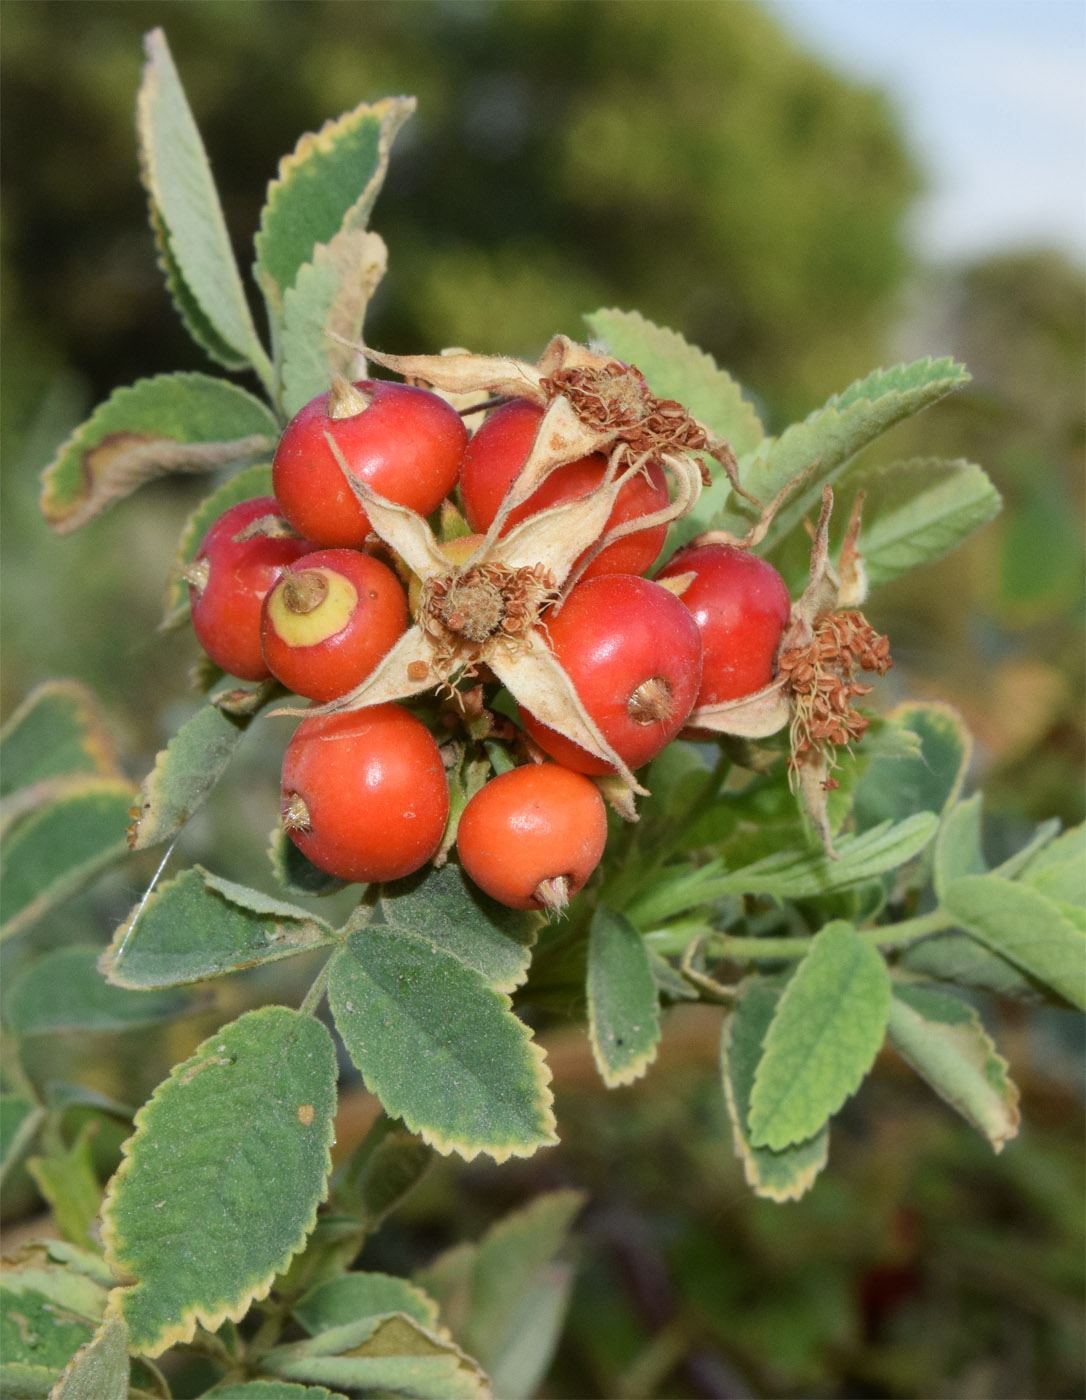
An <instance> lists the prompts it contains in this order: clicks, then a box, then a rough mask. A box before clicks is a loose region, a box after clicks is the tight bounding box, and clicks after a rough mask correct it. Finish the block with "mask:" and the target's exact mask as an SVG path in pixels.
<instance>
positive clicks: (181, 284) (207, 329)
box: [147, 199, 249, 370]
mask: <svg viewBox="0 0 1086 1400" xmlns="http://www.w3.org/2000/svg"><path fill="white" fill-rule="evenodd" d="M147 206H148V207H147V216H148V221H149V222H150V225H151V233H152V235H153V236H154V240H155V251H156V252H157V254H158V256H157V259H156V261H157V262H158V266H159V270H160V271H161V273H162V275H163V278H164V279H165V282H166V290H167V292H169V294H170V300H171V301H172V302H173V305H174V310H175V311H176V312H177V314H178V316H180V318H181V323H182V325H183V326H184V327H185V329H186V330H187V331H188V333H189V335H191V336H192V338H193V340H194V341H195V342H196V344H197V345H198V346H199V347H200V349H201V350H203V351H204V353H205V354H206V355H207V356H208V357H209V358H210V359H212V360H214V361H216V363H217V364H220V365H222V366H223V368H224V369H231V370H239V369H246V368H248V364H249V359H248V356H247V355H243V354H241V353H240V352H239V351H237V350H235V349H234V348H233V346H232V345H228V344H227V342H226V341H225V340H224V339H223V338H222V336H221V335H220V334H219V332H218V331H217V330H216V329H215V326H214V325H213V324H212V322H211V321H210V320H209V318H208V317H207V316H206V315H205V314H204V310H203V307H202V306H201V305H200V303H199V302H198V301H197V300H196V297H195V296H194V295H193V292H192V288H191V287H190V286H189V285H188V283H187V282H186V281H185V278H184V274H183V273H182V271H181V267H180V265H179V264H178V261H177V257H176V254H175V253H174V250H173V248H172V246H171V244H170V235H169V232H168V230H167V228H166V223H165V220H164V219H163V217H162V211H161V210H160V209H159V207H158V205H157V204H156V203H155V201H154V200H153V199H149V200H148V201H147Z"/></svg>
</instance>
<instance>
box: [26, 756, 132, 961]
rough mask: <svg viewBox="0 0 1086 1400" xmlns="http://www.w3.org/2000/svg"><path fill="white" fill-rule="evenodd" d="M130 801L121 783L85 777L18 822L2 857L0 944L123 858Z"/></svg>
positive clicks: (126, 787) (129, 789)
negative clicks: (0, 940) (2, 940)
mask: <svg viewBox="0 0 1086 1400" xmlns="http://www.w3.org/2000/svg"><path fill="white" fill-rule="evenodd" d="M134 795H135V785H134V784H133V783H130V782H128V781H127V779H125V778H110V777H94V776H92V777H86V778H83V779H80V780H79V781H77V782H73V783H72V784H70V785H69V786H67V787H66V788H65V789H64V790H63V791H62V792H61V794H60V795H59V796H57V797H55V798H54V799H53V800H52V801H51V802H48V803H47V804H46V805H45V806H43V807H39V808H38V810H37V811H36V812H33V813H31V814H30V815H29V816H27V817H26V818H25V819H24V820H23V821H21V822H19V824H18V825H17V826H16V827H15V828H14V830H13V831H12V832H11V834H10V835H9V836H8V837H7V838H6V840H5V841H4V848H3V853H2V855H0V939H4V938H8V937H10V936H11V935H12V934H14V933H18V932H19V931H20V930H21V929H24V928H26V927H27V926H28V925H29V924H32V923H33V922H34V921H35V920H37V919H40V918H41V917H42V915H43V914H46V913H47V912H48V911H49V910H50V909H52V908H54V907H55V906H56V905H57V904H59V903H60V902H61V900H64V899H67V898H68V897H69V896H70V895H72V894H74V893H75V891H76V890H78V889H79V888H80V887H81V886H82V885H84V884H86V882H87V881H88V880H90V879H92V878H93V877H94V876H95V875H97V874H98V873H99V872H100V871H101V870H102V869H104V867H105V866H107V865H109V864H110V863H111V862H112V861H114V860H117V859H118V858H119V857H120V856H122V855H124V852H125V841H124V829H125V824H126V822H127V821H128V814H129V809H130V807H131V805H132V798H133V796H134Z"/></svg>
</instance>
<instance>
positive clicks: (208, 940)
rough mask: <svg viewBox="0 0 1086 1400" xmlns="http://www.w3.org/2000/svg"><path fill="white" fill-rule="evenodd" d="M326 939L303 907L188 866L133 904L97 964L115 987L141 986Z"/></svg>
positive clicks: (235, 966)
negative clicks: (260, 894)
mask: <svg viewBox="0 0 1086 1400" xmlns="http://www.w3.org/2000/svg"><path fill="white" fill-rule="evenodd" d="M239 892H240V893H239ZM232 893H233V894H235V895H236V898H231V894H232ZM254 896H255V897H256V898H255V899H254ZM238 898H240V899H242V900H245V901H247V903H245V902H243V903H238V902H237V899H238ZM254 903H256V904H258V905H260V906H261V907H258V908H254V907H252V905H253V904H254ZM247 905H248V907H247ZM331 941H332V931H331V929H330V928H329V926H328V925H327V924H326V923H324V922H323V921H322V920H320V919H315V918H314V917H313V916H312V915H311V914H308V913H306V911H305V910H302V909H297V908H295V906H293V905H290V904H286V903H283V902H281V901H277V900H272V899H269V898H267V897H266V896H265V897H260V896H259V895H258V892H257V891H255V890H245V889H244V887H243V886H234V885H233V884H232V882H230V881H226V880H219V879H218V878H217V877H215V876H212V875H209V874H208V872H207V871H205V870H202V869H201V868H200V867H199V866H194V867H192V869H189V870H185V871H182V873H181V874H180V875H177V876H175V877H174V878H173V879H172V880H167V881H166V883H165V884H163V885H160V886H159V887H158V888H157V889H156V890H155V891H154V892H153V893H152V894H150V895H149V896H147V897H145V898H144V899H142V900H141V901H140V902H139V904H137V905H136V907H135V908H134V909H133V911H132V913H131V914H130V915H129V916H128V918H127V919H126V920H125V922H124V923H123V924H122V925H121V926H120V928H118V929H117V931H116V933H115V934H114V936H113V941H112V942H111V943H110V945H109V947H108V948H107V949H106V951H105V952H104V953H103V954H102V957H101V960H100V962H99V967H100V969H101V971H102V973H103V974H104V975H105V976H106V978H107V979H108V980H109V981H110V982H111V983H112V984H113V986H115V987H129V988H133V989H137V990H141V991H142V990H144V989H146V988H153V987H174V986H178V985H181V984H183V983H186V982H200V981H203V980H204V979H205V978H208V977H221V976H222V975H223V974H224V973H228V972H236V971H238V970H239V969H241V968H244V967H255V966H257V965H259V964H263V963H269V962H277V961H278V960H279V959H280V958H289V957H293V956H294V954H295V953H303V952H307V951H308V950H309V949H311V948H316V947H319V946H320V945H321V944H322V943H330V942H331Z"/></svg>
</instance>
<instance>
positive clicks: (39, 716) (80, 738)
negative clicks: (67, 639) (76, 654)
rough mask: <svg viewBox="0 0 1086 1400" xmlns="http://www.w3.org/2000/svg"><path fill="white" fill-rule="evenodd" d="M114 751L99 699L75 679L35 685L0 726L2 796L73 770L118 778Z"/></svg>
mask: <svg viewBox="0 0 1086 1400" xmlns="http://www.w3.org/2000/svg"><path fill="white" fill-rule="evenodd" d="M117 772H118V769H117V755H116V750H115V749H114V746H113V739H112V737H111V735H110V732H109V726H108V725H107V723H106V720H105V716H104V715H103V713H102V709H101V706H100V705H99V704H98V701H97V700H96V699H95V697H94V696H93V695H92V694H91V692H90V691H89V690H88V689H87V687H86V686H85V685H83V684H81V683H80V682H79V681H73V680H56V681H45V682H44V683H43V684H42V685H39V686H35V688H34V689H33V690H32V691H31V692H30V694H29V695H28V696H27V697H26V699H25V700H24V701H23V702H22V704H21V705H19V707H18V708H17V709H15V710H13V711H12V713H11V715H10V716H9V717H8V719H7V721H6V722H5V724H4V726H3V728H0V796H3V797H9V796H10V795H11V794H13V793H15V792H18V791H19V790H20V789H23V790H26V789H33V790H35V791H37V792H39V793H41V794H42V795H43V796H46V797H47V796H48V795H49V794H50V791H51V787H50V781H51V780H53V781H55V780H56V779H58V778H67V777H70V776H72V775H73V774H87V773H98V774H101V775H102V776H103V777H113V776H116V775H117Z"/></svg>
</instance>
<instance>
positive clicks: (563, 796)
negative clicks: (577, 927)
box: [456, 763, 607, 910]
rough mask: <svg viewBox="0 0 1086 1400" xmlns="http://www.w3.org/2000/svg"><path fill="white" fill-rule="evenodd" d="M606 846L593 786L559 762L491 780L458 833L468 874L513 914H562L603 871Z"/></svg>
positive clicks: (458, 845)
mask: <svg viewBox="0 0 1086 1400" xmlns="http://www.w3.org/2000/svg"><path fill="white" fill-rule="evenodd" d="M606 841H607V812H606V809H605V807H604V805H603V798H602V797H601V796H600V794H599V791H598V790H597V788H596V785H595V784H594V783H593V782H592V781H591V780H590V779H588V778H586V777H584V775H583V774H581V773H574V772H571V771H570V770H569V769H568V768H562V767H559V765H558V764H556V763H541V764H526V765H525V766H524V767H523V768H513V769H510V771H509V772H508V773H501V774H499V775H498V777H496V778H491V780H490V781H489V782H488V783H486V784H485V786H483V787H482V788H480V789H479V791H478V792H477V793H476V794H475V796H474V797H472V799H471V801H470V802H469V803H468V805H467V806H466V807H465V808H464V812H463V815H462V816H461V818H460V824H459V826H458V828H457V834H456V848H457V852H458V854H459V856H460V863H461V865H463V867H464V870H465V871H466V872H467V874H468V875H469V876H470V878H471V879H472V880H473V881H474V882H475V883H476V884H477V885H478V886H479V888H480V889H481V890H483V891H484V892H485V893H486V894H488V895H490V897H491V898H492V899H496V900H498V901H499V902H500V903H501V904H505V905H508V906H509V908H511V909H553V910H560V909H561V908H563V907H564V906H565V904H566V903H567V902H568V901H569V899H570V898H572V896H573V895H575V894H576V893H577V891H578V890H579V889H581V887H582V886H583V885H584V883H585V881H586V880H587V879H588V877H589V876H590V875H591V874H592V872H593V870H595V868H596V866H597V865H598V864H599V860H600V856H601V855H602V854H603V848H604V845H605V844H606Z"/></svg>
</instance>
